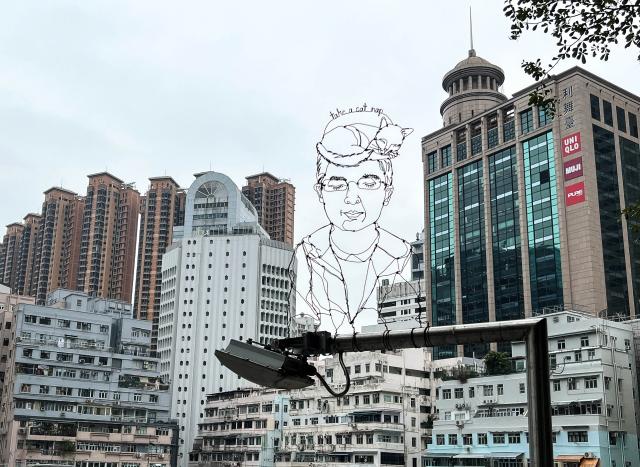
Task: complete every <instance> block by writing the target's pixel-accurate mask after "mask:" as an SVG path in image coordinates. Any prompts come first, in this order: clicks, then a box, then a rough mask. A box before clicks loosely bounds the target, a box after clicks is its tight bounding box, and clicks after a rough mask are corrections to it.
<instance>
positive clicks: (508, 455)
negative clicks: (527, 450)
mask: <svg viewBox="0 0 640 467" xmlns="http://www.w3.org/2000/svg"><path fill="white" fill-rule="evenodd" d="M520 456H524V452H492V453H490V454H489V457H491V458H492V459H517V458H518V457H520Z"/></svg>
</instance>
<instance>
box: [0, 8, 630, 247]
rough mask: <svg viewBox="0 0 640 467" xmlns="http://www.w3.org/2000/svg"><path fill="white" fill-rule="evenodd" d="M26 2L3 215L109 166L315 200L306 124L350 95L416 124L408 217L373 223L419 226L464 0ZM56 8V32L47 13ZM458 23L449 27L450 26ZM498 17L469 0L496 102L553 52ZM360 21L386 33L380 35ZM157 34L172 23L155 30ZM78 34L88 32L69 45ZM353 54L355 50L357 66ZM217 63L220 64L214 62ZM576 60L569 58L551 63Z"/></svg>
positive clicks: (459, 48)
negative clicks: (287, 190) (213, 174)
mask: <svg viewBox="0 0 640 467" xmlns="http://www.w3.org/2000/svg"><path fill="white" fill-rule="evenodd" d="M23 5H25V4H21V5H13V6H11V7H10V8H9V9H10V10H11V11H8V12H7V14H6V15H3V18H2V19H1V20H0V24H1V25H2V28H0V29H1V30H2V32H1V33H0V34H1V36H2V37H3V38H4V39H5V40H4V41H2V43H3V44H7V45H4V46H1V47H2V48H3V49H2V50H3V51H4V52H6V57H7V60H6V61H5V64H6V70H5V71H6V73H5V75H4V76H5V78H4V80H3V82H4V83H5V86H4V90H3V91H1V94H0V97H1V99H0V101H2V102H3V104H2V105H0V119H2V121H4V122H6V128H7V131H6V136H7V137H6V138H5V139H4V141H3V143H2V150H3V153H4V157H3V158H2V159H3V160H2V162H0V169H1V170H0V195H1V196H2V197H3V199H9V200H12V201H13V200H16V199H21V200H24V206H20V205H18V203H15V202H12V203H3V206H2V208H1V209H0V222H1V223H0V225H6V224H9V223H11V222H14V221H16V220H19V219H21V218H22V216H24V214H25V213H26V212H28V211H31V210H33V209H35V208H36V207H37V206H39V204H40V202H41V200H40V189H38V190H35V191H34V190H32V189H31V188H30V185H33V186H38V187H41V188H42V189H43V190H44V189H46V188H48V187H50V186H54V185H60V184H62V186H63V187H65V188H67V189H70V190H72V191H75V192H77V193H82V191H83V177H84V175H85V174H87V173H94V172H98V171H102V170H105V169H107V170H108V171H109V172H111V173H114V174H116V175H117V176H118V177H121V178H122V179H123V180H125V181H127V182H135V183H136V185H137V187H138V189H139V190H140V191H142V190H144V189H145V188H146V186H147V178H148V177H149V176H156V175H164V174H166V175H169V176H172V177H173V178H174V179H176V180H178V181H180V182H181V184H182V183H186V182H188V181H189V180H190V176H191V174H192V173H193V172H196V171H198V170H206V169H208V168H212V169H213V170H216V171H219V172H223V173H226V174H228V175H229V176H230V177H231V178H232V179H233V180H235V181H236V182H238V183H239V184H240V182H241V181H242V180H243V178H244V177H245V176H246V175H247V174H250V173H259V172H261V171H262V169H263V168H264V170H268V171H270V172H271V173H275V174H277V175H278V176H280V177H285V178H288V179H290V180H291V183H292V184H293V185H295V186H296V188H297V190H296V191H297V193H296V198H297V204H298V206H307V205H312V203H313V202H314V200H313V198H314V197H315V194H314V192H313V187H312V185H313V177H314V174H313V170H310V169H309V167H310V164H309V162H310V161H311V160H313V158H314V157H315V153H314V144H315V142H316V138H317V134H316V133H317V127H318V124H319V123H322V122H324V121H325V120H326V118H327V117H328V116H329V112H330V111H334V110H335V109H334V108H333V106H335V105H336V103H340V104H341V105H345V106H348V105H358V104H362V102H361V101H363V102H364V101H368V103H369V104H370V105H376V106H381V107H383V108H385V110H387V111H388V112H389V113H391V114H393V115H397V116H398V118H399V119H401V120H402V121H406V122H407V125H409V126H412V127H414V128H415V129H416V131H415V133H414V134H413V135H411V136H410V137H409V138H408V139H407V141H406V149H405V155H404V157H402V158H400V159H398V161H397V162H396V166H395V175H396V179H397V180H399V181H401V182H402V183H403V189H402V190H400V189H398V190H396V193H394V197H393V200H392V205H393V204H396V205H397V206H403V207H406V211H404V210H403V211H404V212H396V213H393V212H387V213H385V216H386V219H385V221H386V223H394V224H397V225H399V227H400V231H398V232H397V233H398V235H401V236H403V237H405V238H410V237H412V236H413V235H414V233H415V230H416V228H417V227H418V226H419V225H420V222H421V219H418V218H417V217H419V216H415V218H412V217H409V216H407V215H406V212H420V211H421V202H422V199H421V196H416V193H420V192H421V191H422V190H421V187H422V181H421V177H420V174H419V171H417V170H416V168H417V167H419V166H420V164H421V162H420V141H419V135H422V134H426V133H427V132H428V131H430V130H431V129H433V128H438V127H439V126H440V125H441V119H440V116H439V114H438V112H437V108H438V106H439V105H440V103H441V102H442V100H443V98H444V97H445V95H446V94H445V93H444V92H443V91H442V89H441V87H440V81H441V77H442V75H443V74H444V73H445V72H446V71H447V70H449V69H450V67H451V65H452V64H453V63H455V62H456V61H458V60H460V59H462V58H463V57H464V56H465V54H466V51H467V49H468V48H469V38H468V32H467V23H468V17H467V15H468V10H467V8H468V2H462V1H460V2H455V3H453V4H451V5H447V7H446V8H442V9H439V10H438V11H430V9H429V6H428V5H421V4H418V3H414V4H406V5H402V6H400V5H398V6H388V5H385V6H384V7H383V6H382V5H381V4H374V5H369V4H367V5H366V6H365V5H364V4H358V3H354V4H351V5H350V6H348V7H347V8H346V9H342V10H341V12H340V14H336V13H333V11H334V10H335V8H330V7H327V8H323V9H317V10H311V11H310V12H304V11H302V9H300V8H299V7H297V6H294V5H291V7H290V8H289V9H286V8H285V5H283V7H282V9H277V8H276V9H265V10H262V8H266V7H263V6H262V5H255V8H256V15H255V16H256V17H261V18H264V21H262V20H261V21H258V20H251V21H250V22H249V23H244V22H243V24H245V26H246V28H244V29H243V30H238V29H236V28H235V26H233V24H237V23H236V22H235V21H234V18H237V17H238V15H240V14H241V12H240V11H238V10H236V7H235V6H232V5H226V7H225V9H224V10H220V9H218V8H215V7H213V6H211V7H210V8H211V9H206V8H205V7H204V6H203V9H202V10H200V9H196V8H194V9H193V10H182V11H170V10H163V9H162V8H155V6H154V8H153V9H151V8H149V6H148V5H144V4H139V5H137V6H136V7H132V6H131V7H130V9H128V10H127V9H122V10H118V9H111V8H107V7H104V8H102V7H100V6H98V7H95V8H96V9H92V8H90V7H86V8H85V7H84V6H83V7H74V8H71V7H64V6H57V7H54V6H39V8H38V9H37V10H35V11H34V10H32V9H29V8H28V4H27V5H26V6H23ZM214 12H215V15H214ZM196 13H197V14H196ZM311 15H313V17H314V18H317V20H314V21H312V18H311ZM62 16H64V17H65V19H66V20H65V24H67V25H68V26H65V28H64V29H62V28H60V27H58V26H55V24H57V23H56V22H52V21H50V18H52V17H54V18H55V17H62ZM27 17H28V18H29V21H33V22H35V23H36V24H38V25H39V26H40V27H39V28H35V29H33V30H32V31H29V33H28V34H29V35H28V36H26V35H25V34H26V32H25V31H26V30H25V28H23V27H22V22H23V21H26V20H27ZM294 18H295V19H296V20H295V21H294V20H293V19H294ZM354 18H355V20H354ZM211 24H215V25H216V27H217V28H218V29H216V32H215V33H211V32H210V31H211ZM365 25H367V28H365V27H364V26H365ZM425 26H427V27H425ZM455 26H457V27H459V33H455V34H453V33H452V32H451V30H452V27H455ZM508 26H509V25H508V22H507V20H506V19H505V18H503V17H502V2H500V1H497V0H496V1H494V2H492V3H490V4H489V3H485V4H483V8H475V9H474V32H475V37H474V44H475V48H476V50H477V51H478V54H479V55H481V56H483V57H485V58H487V59H488V60H490V61H491V62H492V63H496V64H498V65H499V66H501V67H502V68H503V69H504V71H505V75H506V76H507V79H506V81H505V84H504V93H505V95H507V96H509V95H510V94H511V93H512V92H513V91H515V90H517V89H521V88H523V87H525V86H527V85H529V84H531V83H532V81H531V79H530V78H529V77H527V76H525V75H524V73H523V71H522V70H521V69H520V62H521V60H522V59H524V58H528V57H530V56H534V54H535V55H541V54H544V53H547V54H548V52H549V51H551V50H552V49H553V40H551V38H549V37H546V36H544V35H536V34H533V35H530V36H528V37H525V38H524V39H523V40H520V41H517V42H514V41H510V40H509V39H508V33H509V27H508ZM30 29H31V28H30ZM359 29H367V30H384V31H386V32H385V36H387V35H388V39H385V40H384V41H383V40H379V39H378V38H377V37H376V36H377V34H376V33H366V34H359V33H358V30H359ZM157 30H163V31H169V32H168V33H167V35H166V36H157V35H156V34H155V33H154V31H157ZM116 31H117V33H116ZM324 31H331V32H332V34H322V32H324ZM85 36H89V37H91V38H92V40H78V39H82V38H84V37H85ZM292 36H295V37H298V38H299V40H296V41H291V40H290V37H292ZM320 36H322V37H323V38H324V39H323V40H322V41H318V40H317V37H320ZM225 37H230V38H232V39H233V40H232V41H231V42H230V41H228V40H226V39H224V38H225ZM258 38H259V39H258ZM441 38H446V39H447V40H445V41H442V40H440V39H441ZM234 40H235V42H234ZM42 41H47V42H48V41H50V42H51V43H52V45H53V48H54V50H55V51H56V60H55V61H53V62H52V61H51V60H50V58H49V53H48V52H47V53H44V54H43V51H42V49H41V48H40V46H39V45H38V44H40V43H42ZM435 43H437V44H438V49H437V51H436V49H435V47H433V44H435ZM8 44H19V45H20V47H18V48H15V47H12V48H8V47H9V45H8ZM5 48H7V49H6V50H5ZM276 51H277V52H276ZM356 51H357V52H356ZM143 52H144V55H143ZM355 55H360V58H359V59H358V60H357V65H356V64H354V61H353V57H354V56H355ZM202 57H204V59H203V58H202ZM222 62H226V63H229V66H227V67H224V68H223V69H220V68H219V67H217V63H222ZM271 63H275V64H276V66H271ZM385 63H386V66H385ZM574 63H575V62H573V61H566V62H565V63H563V65H562V68H560V69H558V71H562V70H563V69H566V68H569V67H570V66H571V65H573V64H574ZM634 66H637V64H636V61H635V58H634V57H633V56H632V54H626V53H625V52H624V51H622V50H615V51H614V53H613V54H612V57H611V58H610V60H609V62H606V63H604V62H599V61H597V60H591V61H589V62H588V64H587V67H588V68H589V70H590V71H592V72H594V73H596V74H598V75H600V76H603V77H604V78H605V79H608V80H609V81H611V82H615V83H617V84H619V85H620V86H622V87H624V88H627V89H633V88H634V86H635V83H634V81H633V76H634V74H633V73H629V72H628V70H629V69H630V68H631V67H634ZM80 70H84V71H83V74H82V77H81V78H80V80H79V81H78V79H77V78H73V79H71V78H72V76H69V72H72V73H73V74H74V76H75V75H76V74H77V73H78V72H79V71H80ZM408 76H413V77H415V78H411V79H408V78H407V77H408ZM71 83H73V86H72V87H70V86H71ZM310 89H313V92H309V90H310ZM244 95H247V96H249V97H242V96H244ZM158 102H162V104H161V105H160V104H158ZM182 121H184V122H188V123H187V124H182V123H181V122H182ZM27 170H28V171H29V183H28V184H25V183H22V179H23V178H24V175H23V174H24V173H26V171H27ZM61 179H62V183H60V181H61ZM296 217H297V219H296V225H295V232H297V233H299V234H302V233H304V232H308V231H312V230H313V227H317V225H316V220H317V219H316V216H315V213H314V212H303V211H302V210H299V212H298V216H296Z"/></svg>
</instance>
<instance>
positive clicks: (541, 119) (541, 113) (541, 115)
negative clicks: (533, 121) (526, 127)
mask: <svg viewBox="0 0 640 467" xmlns="http://www.w3.org/2000/svg"><path fill="white" fill-rule="evenodd" d="M550 122H551V116H550V115H549V113H548V112H547V108H546V107H538V126H541V127H542V126H545V125H546V124H547V123H550Z"/></svg>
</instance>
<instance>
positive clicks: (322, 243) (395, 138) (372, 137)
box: [292, 111, 413, 334]
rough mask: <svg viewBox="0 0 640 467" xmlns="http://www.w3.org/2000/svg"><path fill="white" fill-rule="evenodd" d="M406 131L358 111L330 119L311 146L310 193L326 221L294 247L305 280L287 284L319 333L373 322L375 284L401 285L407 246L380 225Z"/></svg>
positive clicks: (344, 330) (379, 114) (376, 314)
mask: <svg viewBox="0 0 640 467" xmlns="http://www.w3.org/2000/svg"><path fill="white" fill-rule="evenodd" d="M412 131H413V130H411V129H409V128H402V127H400V126H398V125H395V124H394V123H393V122H392V121H391V119H390V118H389V117H388V116H387V115H385V114H384V113H382V112H381V111H377V112H371V111H356V112H350V113H346V114H343V115H340V116H338V117H337V118H334V119H332V120H331V121H330V122H329V123H328V124H327V126H326V127H325V129H324V132H323V135H322V138H321V140H320V142H319V143H318V144H317V146H316V150H317V151H316V152H317V159H316V183H315V186H314V189H315V191H316V193H317V196H318V199H319V201H320V203H321V205H322V207H323V210H324V213H325V215H326V218H327V220H328V223H327V224H326V225H325V226H323V227H321V228H319V229H318V230H316V231H314V232H313V233H311V234H310V235H307V236H306V237H304V238H303V239H302V241H301V242H300V243H299V244H298V245H297V247H296V254H297V257H298V264H299V265H300V267H299V268H304V265H306V267H307V270H308V282H304V283H300V282H299V283H298V284H295V281H293V280H292V284H294V288H295V292H296V293H297V296H298V298H300V299H302V300H303V301H304V302H305V303H306V304H307V306H308V308H309V309H310V311H311V313H312V314H314V315H315V318H316V319H317V320H318V321H320V324H321V328H325V329H327V330H330V331H333V332H334V333H336V334H340V333H351V332H356V331H359V330H360V328H361V327H362V326H363V325H370V324H376V323H377V322H378V319H379V318H380V316H379V310H378V306H377V300H376V289H377V287H378V286H379V285H381V281H382V280H383V279H387V280H388V283H389V284H393V283H394V282H397V281H405V279H404V278H403V277H402V272H403V270H404V269H405V266H406V265H407V263H408V262H409V260H410V256H411V245H410V244H409V243H408V242H406V241H405V240H403V239H401V238H399V237H397V236H396V235H394V234H392V233H391V232H389V231H388V230H386V229H385V228H383V227H382V226H380V225H379V219H380V215H381V214H382V211H383V209H385V207H386V206H387V205H388V204H389V201H390V199H391V196H392V194H393V165H392V159H393V158H395V157H397V156H398V151H399V149H400V147H401V145H402V143H403V141H404V139H405V137H407V136H408V135H409V134H410V133H411V132H412ZM385 282H386V281H385ZM327 320H328V321H329V325H328V326H327V322H326V321H327ZM381 321H382V322H384V320H383V319H381Z"/></svg>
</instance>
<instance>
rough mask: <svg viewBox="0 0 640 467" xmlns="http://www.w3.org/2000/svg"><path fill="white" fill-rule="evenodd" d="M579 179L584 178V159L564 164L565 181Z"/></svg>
mask: <svg viewBox="0 0 640 467" xmlns="http://www.w3.org/2000/svg"><path fill="white" fill-rule="evenodd" d="M578 177H582V157H576V158H575V159H571V160H570V161H567V162H565V163H564V179H565V180H573V179H574V178H578Z"/></svg>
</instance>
